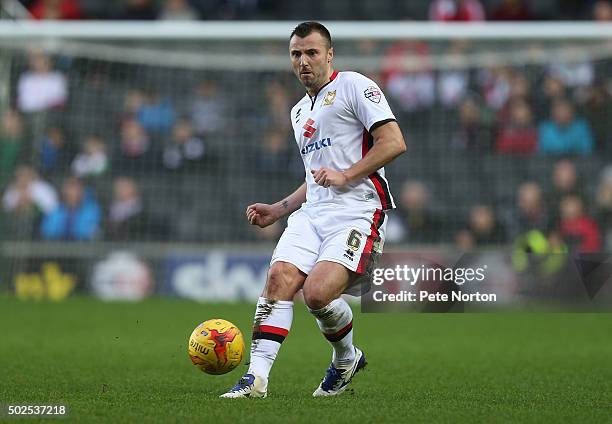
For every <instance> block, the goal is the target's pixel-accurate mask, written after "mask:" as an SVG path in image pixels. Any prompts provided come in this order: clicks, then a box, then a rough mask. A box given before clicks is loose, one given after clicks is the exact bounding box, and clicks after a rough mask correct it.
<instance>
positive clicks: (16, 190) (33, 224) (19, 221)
mask: <svg viewBox="0 0 612 424" xmlns="http://www.w3.org/2000/svg"><path fill="white" fill-rule="evenodd" d="M57 203H58V201H57V193H56V191H55V189H54V188H53V186H51V185H50V184H49V183H47V182H46V181H44V180H42V179H40V178H39V176H38V174H37V173H36V171H35V170H34V169H33V168H32V167H30V166H26V165H21V166H19V167H18V168H17V170H16V171H15V178H14V180H13V182H12V183H11V184H10V185H9V186H8V188H7V189H6V191H5V192H4V196H3V197H2V205H3V209H4V211H5V214H4V216H2V217H0V225H1V226H2V229H1V230H0V237H1V238H3V239H12V240H31V239H32V238H33V237H34V236H35V235H37V234H38V228H39V226H40V220H41V217H42V216H43V215H44V214H46V213H49V212H51V211H52V210H53V209H55V207H56V206H57Z"/></svg>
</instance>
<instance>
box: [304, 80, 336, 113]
mask: <svg viewBox="0 0 612 424" xmlns="http://www.w3.org/2000/svg"><path fill="white" fill-rule="evenodd" d="M339 73H340V72H339V71H336V70H334V72H332V74H331V75H330V76H329V81H327V82H326V83H325V84H323V85H322V86H321V88H319V90H318V91H317V92H316V94H315V95H314V96H312V97H311V96H310V94H308V92H306V95H307V96H308V98H309V99H310V102H311V107H310V110H312V108H314V105H315V102H316V101H317V96H318V95H319V93H320V92H321V90H323V89H324V88H325V87H327V86H328V85H329V84H330V83H331V82H332V81H333V80H335V79H336V77H337V76H338V74H339Z"/></svg>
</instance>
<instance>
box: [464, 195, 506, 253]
mask: <svg viewBox="0 0 612 424" xmlns="http://www.w3.org/2000/svg"><path fill="white" fill-rule="evenodd" d="M469 229H470V231H471V233H472V235H473V237H474V241H475V243H476V245H477V246H483V245H489V244H500V243H503V242H505V241H506V234H505V230H504V227H503V226H502V225H501V224H500V223H499V222H498V221H497V220H496V218H495V214H494V213H493V209H492V208H491V207H490V206H486V205H477V206H474V207H473V208H472V209H471V211H470V222H469Z"/></svg>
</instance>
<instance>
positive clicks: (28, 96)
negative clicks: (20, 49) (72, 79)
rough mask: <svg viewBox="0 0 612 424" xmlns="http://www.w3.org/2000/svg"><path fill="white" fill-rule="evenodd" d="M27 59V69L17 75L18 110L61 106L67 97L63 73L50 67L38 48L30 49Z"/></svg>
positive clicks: (46, 58)
mask: <svg viewBox="0 0 612 424" xmlns="http://www.w3.org/2000/svg"><path fill="white" fill-rule="evenodd" d="M29 61H30V69H29V71H27V72H25V73H23V74H22V75H21V76H20V77H19V82H18V87H17V104H18V106H19V110H21V111H22V112H41V111H46V110H49V109H52V108H58V107H61V106H63V105H64V104H65V103H66V100H67V98H68V85H67V83H66V78H65V77H64V75H63V74H62V73H61V72H59V71H53V70H52V69H51V63H50V60H49V58H48V57H47V56H46V55H45V54H44V53H43V52H42V51H40V50H34V51H32V52H31V53H30V56H29Z"/></svg>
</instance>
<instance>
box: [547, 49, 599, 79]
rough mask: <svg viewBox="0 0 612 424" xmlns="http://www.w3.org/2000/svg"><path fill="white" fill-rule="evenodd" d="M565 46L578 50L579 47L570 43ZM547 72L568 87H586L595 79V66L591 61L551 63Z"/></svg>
mask: <svg viewBox="0 0 612 424" xmlns="http://www.w3.org/2000/svg"><path fill="white" fill-rule="evenodd" d="M567 48H568V49H572V48H573V49H575V50H576V51H580V50H579V49H580V47H575V46H571V45H570V46H568V47H567ZM549 72H550V74H551V75H553V76H555V77H557V78H559V79H560V80H561V82H563V84H565V86H567V87H570V88H574V87H586V86H588V85H591V84H593V81H594V80H595V67H594V66H593V63H592V62H571V63H566V62H558V63H553V64H552V65H550V71H549Z"/></svg>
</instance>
